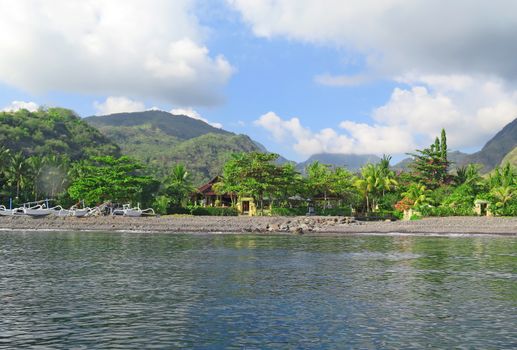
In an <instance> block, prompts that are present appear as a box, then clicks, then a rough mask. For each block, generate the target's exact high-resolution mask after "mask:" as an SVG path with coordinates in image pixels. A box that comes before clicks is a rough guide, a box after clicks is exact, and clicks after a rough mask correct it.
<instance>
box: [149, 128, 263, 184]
mask: <svg viewBox="0 0 517 350" xmlns="http://www.w3.org/2000/svg"><path fill="white" fill-rule="evenodd" d="M253 151H258V149H257V147H256V145H255V144H254V143H253V141H252V140H251V139H250V138H249V137H248V136H245V135H230V136H226V135H221V134H206V135H202V136H199V137H196V138H193V139H190V140H187V141H184V142H182V143H180V144H179V145H177V146H176V147H174V148H171V149H170V151H169V152H168V153H167V154H163V155H161V156H159V157H157V158H156V159H153V160H151V161H150V164H151V165H153V166H156V167H158V166H159V165H161V164H175V163H183V164H185V165H186V166H187V168H188V169H189V171H190V172H191V174H192V175H193V180H194V183H196V184H201V183H203V182H205V181H207V180H209V179H211V178H213V177H214V176H216V175H220V174H221V172H222V169H223V166H224V163H226V161H227V160H228V159H229V158H230V155H231V154H232V153H237V152H253Z"/></svg>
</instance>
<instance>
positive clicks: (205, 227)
mask: <svg viewBox="0 0 517 350" xmlns="http://www.w3.org/2000/svg"><path fill="white" fill-rule="evenodd" d="M0 230H16V231H23V230H59V231H135V232H168V233H235V234H242V233H264V234H268V233H269V234H306V235H346V234H359V233H364V234H366V233H373V234H375V233H377V234H418V235H423V234H438V235H440V234H444V235H446V234H499V235H515V236H517V217H513V218H495V217H445V218H425V219H422V220H416V221H369V222H367V221H358V220H356V219H355V218H351V217H328V216H325V217H319V216H310V217H305V216H299V217H248V216H239V217H217V216H162V217H140V218H130V217H121V216H105V217H87V218H74V217H53V216H49V217H44V218H31V217H24V216H12V217H11V216H2V217H0Z"/></svg>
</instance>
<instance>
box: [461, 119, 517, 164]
mask: <svg viewBox="0 0 517 350" xmlns="http://www.w3.org/2000/svg"><path fill="white" fill-rule="evenodd" d="M515 147H517V118H515V119H514V120H513V121H512V122H511V123H509V124H507V125H506V126H505V127H504V128H503V129H502V130H501V131H499V132H498V133H497V134H496V135H495V136H494V137H493V138H492V139H490V141H488V142H487V143H486V144H485V146H484V147H483V148H482V149H481V150H480V151H479V152H476V153H473V154H471V155H469V156H468V157H467V158H466V160H465V163H478V164H481V165H483V166H484V168H483V169H482V171H483V172H488V171H490V170H492V169H493V168H495V167H496V166H497V165H499V164H500V163H501V161H502V160H503V158H504V157H505V156H506V155H507V154H508V153H509V152H510V151H512V150H513V149H514V148H515Z"/></svg>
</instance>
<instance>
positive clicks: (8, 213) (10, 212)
mask: <svg viewBox="0 0 517 350" xmlns="http://www.w3.org/2000/svg"><path fill="white" fill-rule="evenodd" d="M14 210H15V209H7V208H6V207H5V205H0V215H1V216H11V215H14Z"/></svg>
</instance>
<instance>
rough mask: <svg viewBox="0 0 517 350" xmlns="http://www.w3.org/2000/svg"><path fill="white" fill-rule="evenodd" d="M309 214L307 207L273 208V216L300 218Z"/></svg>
mask: <svg viewBox="0 0 517 350" xmlns="http://www.w3.org/2000/svg"><path fill="white" fill-rule="evenodd" d="M305 214H307V207H298V208H275V207H273V208H271V215H272V216H300V215H305Z"/></svg>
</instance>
